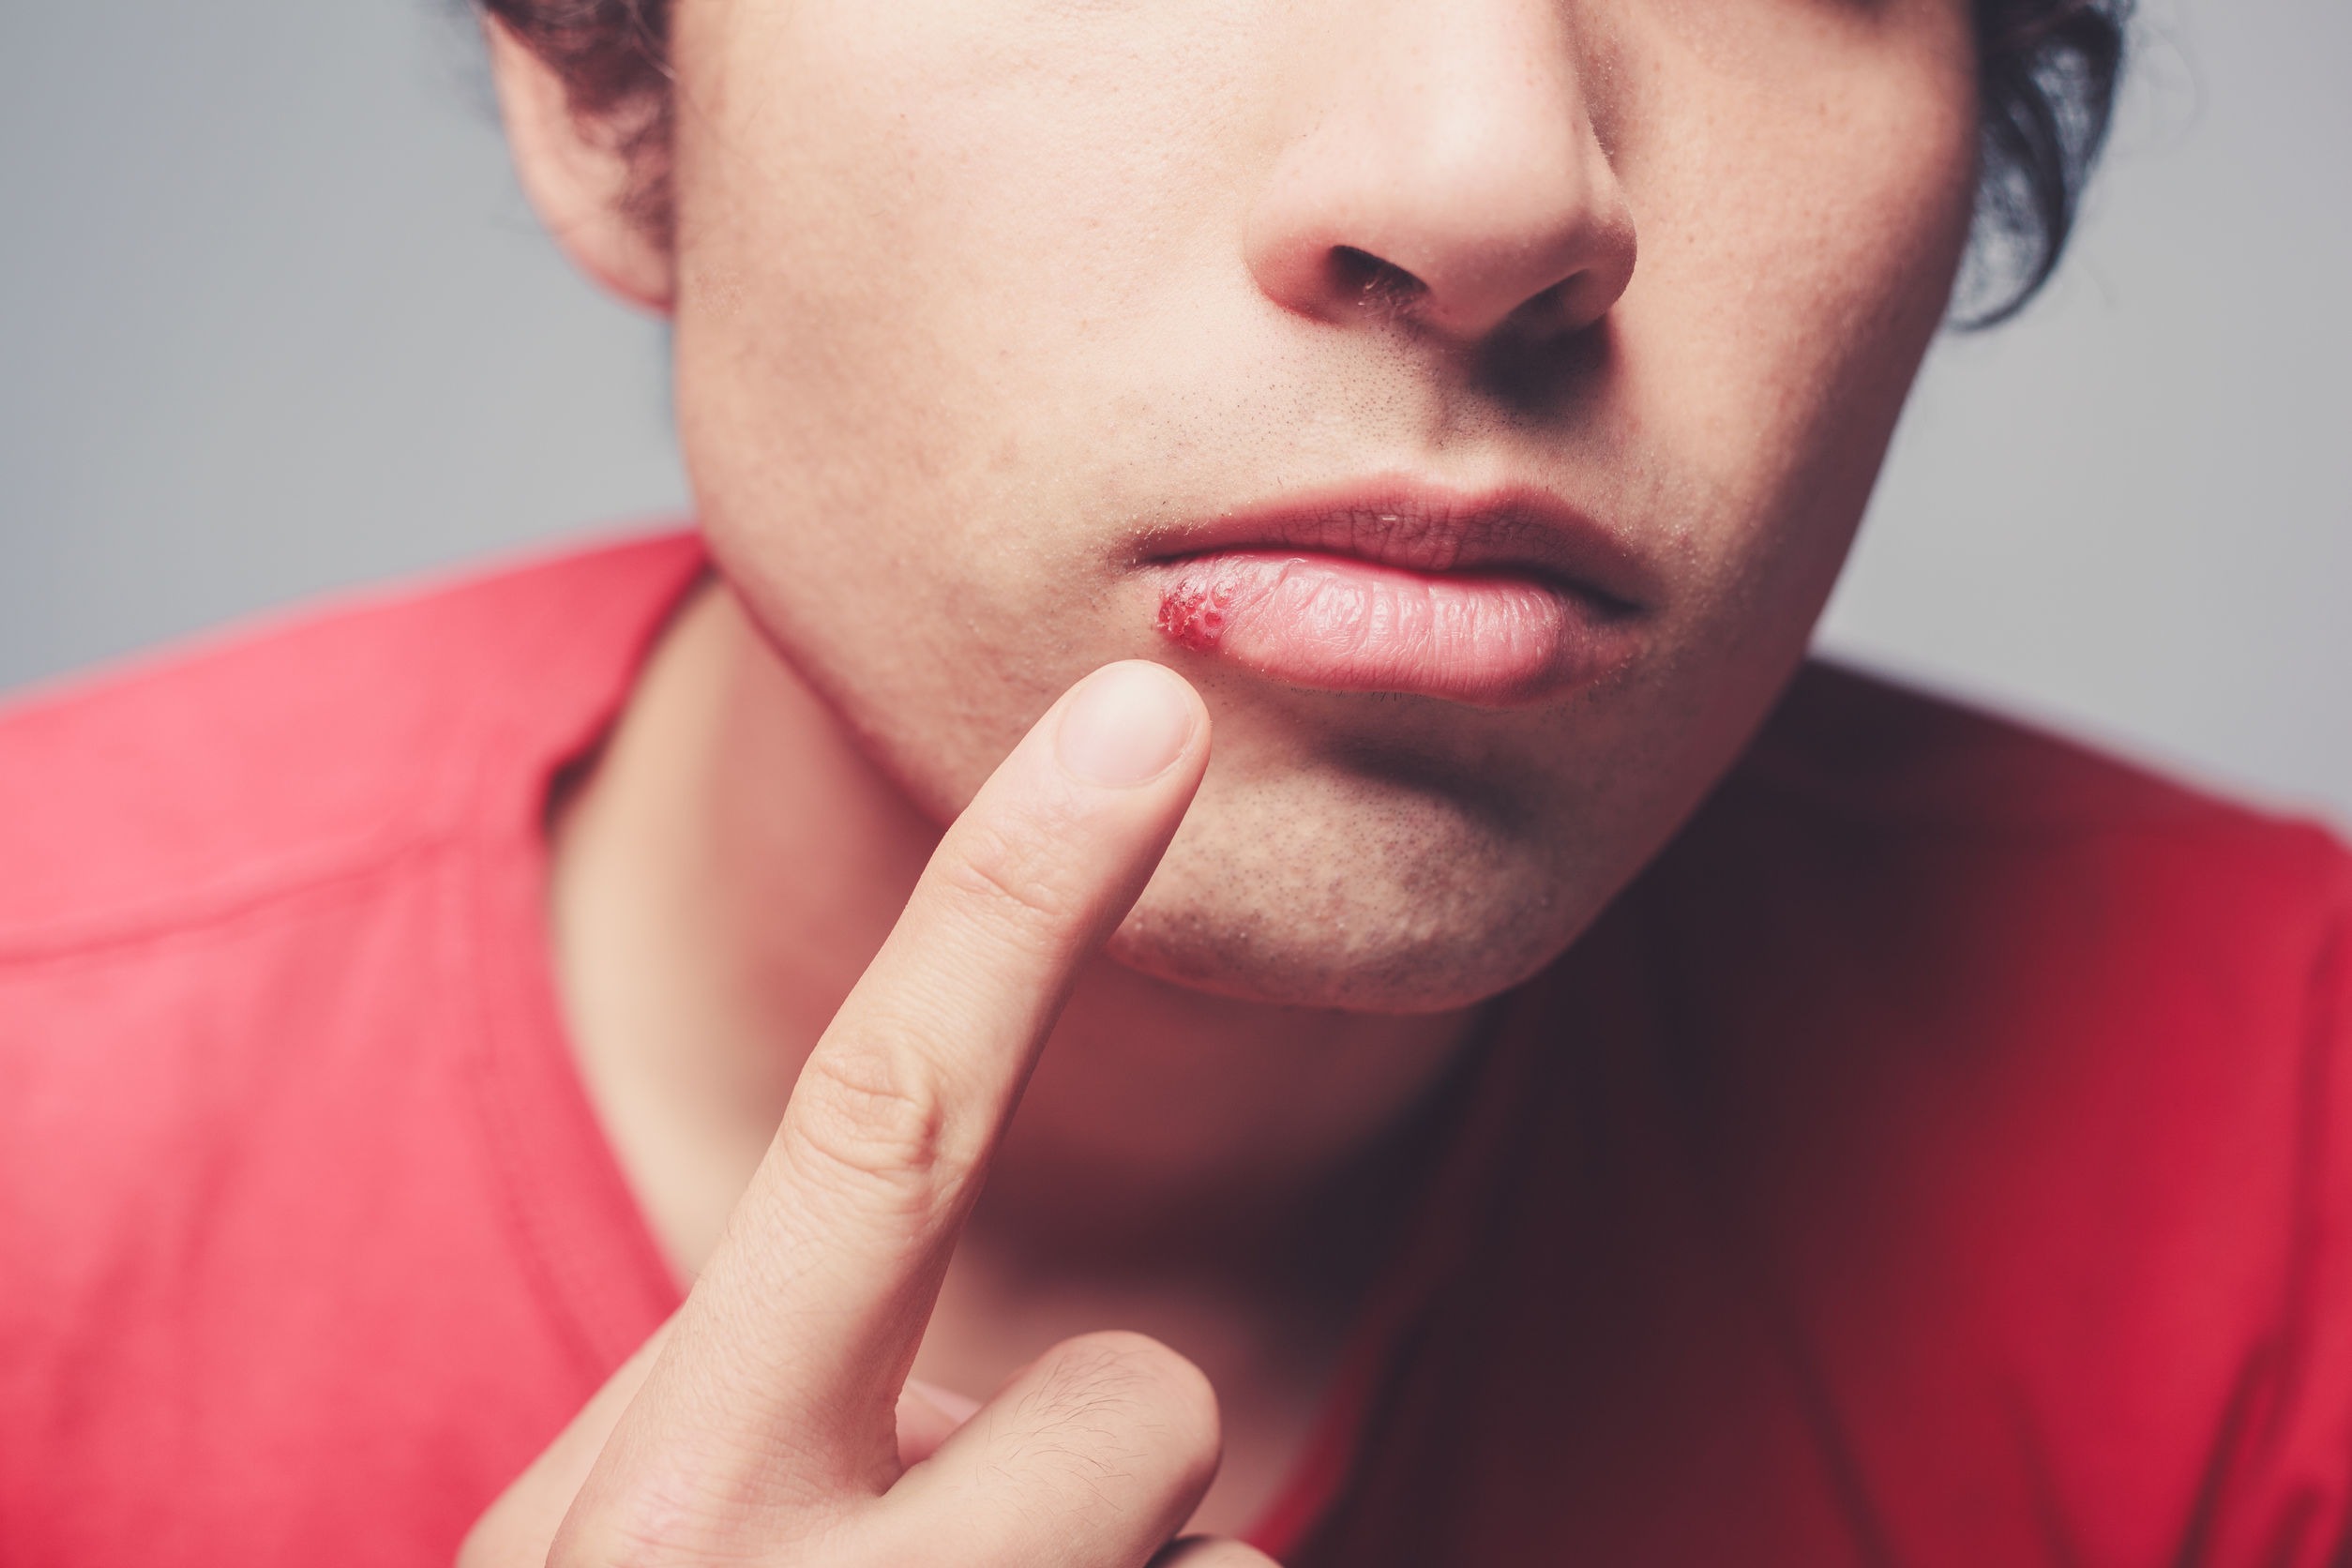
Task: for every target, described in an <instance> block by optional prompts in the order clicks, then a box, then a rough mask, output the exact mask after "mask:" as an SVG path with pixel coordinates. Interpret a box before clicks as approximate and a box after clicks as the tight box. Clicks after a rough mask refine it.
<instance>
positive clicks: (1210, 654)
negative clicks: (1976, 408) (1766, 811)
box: [673, 0, 1976, 1010]
mask: <svg viewBox="0 0 2352 1568" xmlns="http://www.w3.org/2000/svg"><path fill="white" fill-rule="evenodd" d="M673 44H674V56H675V64H676V68H677V72H678V83H679V86H678V91H679V103H678V113H677V119H676V126H677V162H676V197H677V219H678V222H677V235H678V254H677V264H678V278H679V284H678V298H677V306H676V311H677V334H676V346H677V375H678V403H679V415H680V426H681V432H682V439H683V441H684V444H685V448H686V459H687V463H688V466H689V469H690V471H691V473H692V475H693V479H694V484H695V489H696V491H697V494H698V498H699V501H700V504H701V507H702V511H703V518H704V522H705V525H706V528H707V530H708V534H709V537H710V540H711V544H712V548H713V550H714V551H715V552H716V556H717V558H718V560H719V561H720V563H721V565H723V567H724V569H725V571H726V573H727V575H728V576H729V577H730V579H731V580H732V581H733V582H734V584H735V585H736V586H737V588H738V589H739V591H740V592H741V593H742V594H743V596H745V598H746V600H747V601H748V603H749V605H750V606H751V608H752V610H753V611H754V613H755V614H756V616H757V618H758V619H759V621H760V622H761V625H762V626H764V627H765V628H766V630H767V632H768V634H769V635H770V636H771V637H772V638H773V640H774V641H775V642H776V645H777V646H778V648H779V649H780V650H781V651H782V652H783V653H784V654H785V656H788V657H789V658H790V659H791V660H792V663H793V664H794V665H795V666H797V667H798V668H799V669H800V670H801V671H803V672H804V673H805V674H806V675H807V677H808V678H809V679H810V680H811V681H812V682H814V683H815V685H816V686H818V687H819V688H820V689H821V690H822V692H824V693H825V695H826V696H827V697H828V698H829V699H830V700H831V701H833V702H834V703H835V704H836V705H837V707H838V708H839V710H840V711H841V713H842V714H843V715H844V716H846V718H847V719H848V721H849V722H850V723H851V724H852V726H853V727H854V728H855V729H856V730H857V731H859V732H860V734H861V735H863V736H864V737H865V739H866V740H867V743H868V745H869V746H870V748H871V750H872V751H873V753H874V755H875V756H876V757H877V759H878V760H879V761H881V762H882V765H883V766H884V767H885V768H886V769H887V770H888V771H889V772H890V773H891V774H892V776H894V777H896V778H897V780H898V781H899V782H900V783H901V784H902V785H903V786H904V787H905V788H906V789H907V790H908V792H910V793H911V794H912V797H913V798H914V799H915V800H917V801H918V802H919V803H921V804H922V805H923V806H924V807H926V808H927V810H929V811H931V812H933V813H934V814H936V815H937V816H938V817H940V818H941V819H942V820H944V819H945V818H946V817H947V816H949V815H952V814H953V813H954V812H955V811H956V810H957V809H958V808H959V807H961V806H962V804H963V803H964V802H965V801H966V800H967V799H968V798H969V797H970V796H971V794H972V792H973V791H974V790H975V789H976V788H977V787H978V785H979V783H980V781H981V779H982V778H983V777H984V776H986V775H987V774H988V771H989V769H990V768H991V767H992V766H993V764H994V763H995V761H997V759H998V758H1000V757H1001V756H1003V753H1004V752H1005V751H1006V750H1007V749H1008V748H1009V747H1010V746H1011V745H1012V744H1013V742H1014V741H1015V740H1016V739H1017V738H1018V735H1019V733H1020V732H1021V731H1022V730H1023V729H1024V728H1025V727H1026V726H1027V725H1028V724H1029V723H1030V722H1031V720H1033V718H1034V717H1035V716H1036V715H1037V714H1038V713H1039V712H1041V711H1042V710H1043V709H1044V708H1045V706H1046V705H1047V703H1048V701H1050V700H1051V699H1052V697H1053V696H1054V695H1055V694H1056V693H1057V692H1059V691H1060V690H1061V689H1062V688H1063V687H1064V686H1067V685H1068V684H1069V683H1070V682H1072V681H1073V680H1075V679H1076V678H1077V677H1078V676H1079V675H1081V674H1083V673H1084V672H1085V671H1088V670H1091V669H1093V667H1095V666H1097V665H1100V664H1102V663H1104V662H1106V661H1108V660H1110V659H1115V658H1122V657H1146V658H1156V659H1160V660H1163V661H1165V662H1167V663H1168V664H1170V665H1172V666H1174V667H1175V668H1177V669H1178V670H1180V671H1183V672H1184V674H1185V675H1187V676H1188V677H1189V678H1191V679H1192V680H1193V682H1194V683H1195V684H1196V685H1197V686H1199V688H1200V689H1201V691H1202V693H1203V694H1204V695H1205V696H1206V698H1207V700H1208V701H1209V704H1210V706H1211V708H1212V710H1213V711H1214V716H1215V723H1216V734H1215V755H1214V762H1213V764H1212V766H1211V769H1210V772H1209V776H1208V781H1207V783H1206V785H1205V786H1204V788H1203V790H1202V792H1201V795H1200V797H1199V803H1198V804H1197V805H1196V806H1195V807H1194V809H1193V811H1192V814H1191V816H1190V818H1189V819H1188V820H1187V821H1186V822H1185V824H1184V829H1183V831H1182V833H1181V834H1180V835H1179V837H1178V838H1177V840H1176V842H1175V845H1174V847H1173V848H1172V849H1171V851H1170V852H1169V853H1168V859H1167V860H1166V862H1165V863H1164V864H1163V866H1162V867H1161V869H1160V871H1159V873H1158V875H1157V877H1156V878H1155V879H1154V880H1153V883H1152V885H1151V887H1150V889H1149V891H1148V892H1147V893H1146V894H1145V895H1144V897H1143V899H1142V901H1141V902H1140V903H1139V904H1138V907H1137V909H1136V912H1135V913H1134V914H1133V915H1132V916H1131V917H1130V919H1129V920H1128V922H1127V924H1126V925H1125V927H1123V929H1122V931H1121V932H1120V935H1119V937H1118V939H1117V941H1116V942H1115V944H1114V947H1113V951H1114V953H1115V954H1116V955H1117V956H1118V957H1121V958H1122V959H1123V960H1124V961H1126V962H1128V963H1130V964H1133V965H1135V966H1137V967H1138V968H1140V969H1142V970H1144V971H1146V972H1152V973H1155V974H1159V975H1162V976H1165V977H1168V978H1171V979H1175V980H1180V981H1183V982H1185V983H1188V984H1191V985H1195V986H1199V987H1202V988H1208V989H1212V990H1215V991H1219V992H1223V993H1227V994H1231V995H1237V996H1243V997H1250V998H1258V999H1263V1000H1269V1001H1277V1002H1287V1003H1306V1004H1318V1005H1338V1006H1352V1007H1364V1008H1376V1009H1388V1010H1424V1009H1436V1008H1441V1007H1449V1006H1456V1005H1460V1004H1463V1003H1468V1002H1470V1001H1473V1000H1475V999H1478V998H1481V997H1484V996H1486V995H1490V994H1492V993H1493V992H1495V991H1497V990H1499V989H1500V988H1504V987H1506V986H1508V985H1510V984H1512V983H1514V982H1515V981H1517V980H1519V979H1521V978H1523V977H1525V976H1526V975H1527V974H1529V973H1530V972H1532V971H1533V970H1534V969H1535V968H1537V967H1539V966H1540V965H1542V964H1543V963H1544V962H1545V961H1546V960H1547V959H1548V958H1549V957H1552V956H1553V955H1555V954H1557V953H1558V952H1559V951H1560V949H1561V948H1562V947H1563V946H1565V944H1566V943H1567V942H1569V941H1571V940H1572V939H1573V938H1574V937H1575V936H1576V933H1577V932H1578V931H1579V930H1581V929H1582V928H1583V927H1584V926H1585V925H1586V924H1587V923H1588V922H1589V921H1590V920H1591V918H1592V917H1593V915H1594V914H1595V913H1596V912H1598V911H1599V909H1600V908H1601V906H1602V905H1603V904H1604V903H1605V902H1606V900H1607V899H1608V898H1609V897H1611V896H1613V895H1614V894H1615V893H1616V892H1617V891H1618V890H1619V889H1620V888H1621V886H1622V885H1623V884H1624V883H1625V882H1626V881H1627V880H1628V879H1629V878H1630V877H1631V876H1632V875H1633V874H1634V873H1635V871H1636V869H1638V867H1640V865H1641V864H1642V863H1643V862H1644V861H1645V860H1646V859H1648V858H1649V857H1650V856H1651V854H1652V853H1654V852H1656V850H1657V849H1658V848H1659V846H1660V845H1661V844H1663V843H1664V842H1665V840H1666V837H1668V836H1669V835H1670V834H1671V833H1672V832H1673V830H1674V828H1675V827H1676V825H1677V824H1678V823H1679V822H1681V820H1682V818H1683V817H1684V816H1685V814H1686V813H1687V812H1688V811H1689V810H1690V809H1691V807H1693V806H1694V805H1695V803H1696V801H1697V799H1698V798H1699V797H1700V795H1701V794H1702V793H1703V792H1705V791H1706V789H1707V788H1708V787H1709V785H1710V784H1711V782H1712V781H1713V780H1714V779H1715V778H1716V777H1717V776H1719V775H1720V774H1721V772H1722V770H1723V769H1724V768H1725V767H1726V765H1727V764H1728V762H1729V761H1730V759H1731V758H1732V756H1733V755H1734V754H1735V753H1736V751H1737V750H1738V748H1739V747H1740V746H1741V744H1742V743H1743V741H1744V740H1745V739H1746V737H1747V736H1748V735H1749V734H1750V733H1751V731H1753V729H1754V727H1755V725H1756V723H1757V722H1758V720H1759V719H1760V717H1761V716H1762V714H1763V713H1764V711H1765V709H1766V708H1767V706H1768V705H1769V704H1770V702H1771V701H1772V698H1773V696H1774V694H1775V693H1776V691H1777V690H1778V688H1779V687H1780V686H1781V685H1782V683H1783V682H1784V681H1785V679H1786V678H1787V674H1788V673H1789V671H1791V669H1792V668H1793V667H1794V665H1795V663H1796V661H1797V660H1798V659H1799V658H1800V657H1801V656H1802V649H1803V646H1804V643H1805V641H1806V637H1807V635H1808V632H1809V630H1810V627H1811V626H1812V623H1813V621H1814V618H1815V616H1816V615H1817V612H1818V611H1819V608H1820V605H1821V602H1822V600H1823V598H1824V597H1825V596H1827V594H1828V591H1829V587H1830V584H1831V581H1832V578H1833V576H1834V574H1835V571H1836V568H1837V566H1838V564H1839V562H1840V561H1841V560H1842V558H1843V556H1844V554H1845V551H1846V549H1847V544H1848V541H1849V539H1850V537H1851V535H1852V531H1853V528H1854V526H1855V524H1856V522H1857V520H1859V518H1860V516H1861V512H1862V505H1863V502H1864V500H1865V498H1866V496H1867V493H1868V490H1869V488H1870V485H1871V481H1872V478H1873V476H1874V475H1875V474H1876V472H1877V466H1878V463H1879V460H1880V458H1881V456H1882V454H1883V452H1884V448H1885V444H1886V441H1887V438H1888V436H1889V434H1890V432H1891V430H1892V424H1893V421H1894V418H1895V415H1896V413H1897V410H1898V407H1899V405H1900V403H1901V400H1902V398H1903V395H1904V392H1905V390H1906V388H1907V386H1908V384H1909V382H1910V380H1911V377H1912V374H1913V372H1914V370H1915V369H1916V368H1917V364H1918V360H1919V356H1920V354H1922V351H1923V349H1924V346H1925V344H1926V342H1927V340H1928V339H1929V338H1930V337H1931V335H1932V334H1933V332H1934V330H1935V328H1936V326H1937V323H1938V321H1939V319H1940V316H1941V312H1942V309H1943V307H1944V301H1945V296H1946V294H1947V292H1948V289H1949V286H1950V281H1951V278H1952V270H1953V267H1954V265H1955V264H1956V260H1957V257H1958V253H1959V250H1960V248H1961V245H1962V243H1963V240H1964V237H1965V232H1966V227H1967V220H1968V212H1969V206H1970V194H1971V188H1972V182H1973V177H1974V143H1975V128H1976V127H1975V103H1974V76H1973V72H1974V58H1973V54H1972V53H1971V45H1970V41H1969V30H1968V11H1967V8H1966V5H1965V3H1964V0H1599V3H1581V0H1188V3H1186V4H1183V5H1177V4H1172V3H1169V0H986V3H983V0H905V3H903V4H897V5H890V6H873V5H868V4H852V3H849V0H800V3H794V4H781V3H772V4H747V3H742V0H727V3H721V0H685V4H684V5H683V8H682V10H681V13H680V14H679V16H678V17H677V19H676V23H675V38H674V39H673ZM1449 566H1450V567H1452V568H1454V569H1452V570H1440V569H1438V568H1443V567H1449ZM1466 566H1468V567H1474V568H1475V569H1474V570H1467V571H1466V570H1464V569H1462V568H1464V567H1466Z"/></svg>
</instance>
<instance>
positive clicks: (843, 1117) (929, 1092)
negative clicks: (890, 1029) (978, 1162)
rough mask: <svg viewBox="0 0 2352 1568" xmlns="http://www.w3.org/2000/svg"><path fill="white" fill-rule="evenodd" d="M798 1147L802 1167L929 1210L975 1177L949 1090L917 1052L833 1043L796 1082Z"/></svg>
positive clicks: (869, 1195)
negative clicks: (970, 1173) (959, 1134)
mask: <svg viewBox="0 0 2352 1568" xmlns="http://www.w3.org/2000/svg"><path fill="white" fill-rule="evenodd" d="M791 1115H792V1122H793V1126H794V1130H795V1131H796V1133H797V1134H798V1137H797V1138H795V1139H794V1140H793V1142H792V1148H793V1149H794V1150H795V1152H796V1153H799V1154H800V1155H801V1156H802V1157H803V1159H804V1160H805V1162H806V1163H807V1166H808V1168H807V1169H806V1170H805V1171H804V1172H803V1174H805V1175H807V1176H809V1177H810V1178H812V1179H813V1180H815V1181H817V1182H818V1183H820V1184H822V1185H826V1186H830V1187H833V1188H835V1189H837V1190H838V1189H840V1188H842V1187H844V1186H848V1187H852V1188H854V1189H855V1190H856V1191H857V1192H858V1195H859V1196H860V1197H861V1198H862V1199H867V1200H869V1201H870V1200H871V1199H873V1198H874V1196H875V1195H877V1194H880V1195H881V1196H882V1198H883V1199H884V1200H885V1201H887V1202H889V1203H890V1204H892V1205H893V1206H894V1207H900V1208H904V1209H906V1210H907V1211H909V1212H910V1214H916V1215H920V1214H927V1213H928V1212H929V1211H931V1210H932V1209H933V1208H934V1207H935V1205H936V1204H937V1203H938V1202H939V1201H940V1200H941V1199H942V1198H943V1197H944V1196H946V1195H947V1194H949V1193H951V1192H953V1191H954V1190H955V1189H956V1188H957V1186H958V1185H959V1184H960V1182H961V1181H962V1179H963V1177H964V1176H965V1175H966V1174H968V1168H969V1166H970V1164H971V1159H970V1156H969V1155H968V1153H966V1152H965V1151H964V1150H963V1149H962V1148H961V1147H960V1140H959V1139H957V1138H956V1137H955V1136H954V1125H955V1123H954V1118H953V1117H952V1115H951V1113H950V1101H949V1096H948V1095H947V1094H946V1093H945V1092H944V1088H943V1086H942V1084H941V1083H940V1081H939V1079H938V1075H937V1073H936V1071H935V1070H934V1069H932V1068H931V1067H930V1066H929V1065H928V1064H927V1063H925V1062H923V1061H922V1060H921V1058H920V1056H919V1054H918V1053H917V1052H915V1051H913V1050H912V1049H906V1048H893V1047H890V1046H886V1045H872V1044H852V1043H839V1042H828V1043H827V1045H826V1046H825V1047H824V1048H821V1049H819V1050H818V1051H816V1052H815V1053H814V1054H812V1055H811V1056H810V1057H809V1059H808V1063H807V1066H806V1067H805V1068H803V1069H802V1072H801V1077H800V1081H799V1083H798V1084H796V1085H795V1086H794V1087H793V1090H792V1109H791Z"/></svg>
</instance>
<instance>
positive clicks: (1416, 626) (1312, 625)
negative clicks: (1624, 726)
mask: <svg viewBox="0 0 2352 1568" xmlns="http://www.w3.org/2000/svg"><path fill="white" fill-rule="evenodd" d="M1161 572H1162V580H1161V594H1160V605H1159V613H1158V615H1157V617H1156V619H1155V621H1154V625H1156V626H1157V627H1158V628H1159V630H1160V632H1161V633H1162V635H1164V636H1166V637H1167V638H1168V640H1169V641H1173V642H1175V643H1177V644H1178V645H1179V646H1181V647H1184V648H1188V649H1190V650H1192V651H1193V652H1195V653H1201V654H1213V655H1215V656H1218V657H1220V658H1224V659H1229V660H1231V661H1232V662H1234V663H1236V664H1239V665H1242V666H1243V667H1244V668H1246V669H1249V670H1252V671H1257V672H1258V673H1259V674H1261V675H1265V676H1267V677H1269V678H1271V679H1274V680H1276V681H1280V682H1282V683H1284V684H1285V685H1289V686H1309V687H1313V688H1315V689H1318V690H1322V691H1391V692H1410V693H1412V694H1414V695H1416V696H1422V697H1440V698H1444V699H1447V700H1448V701H1456V702H1466V703H1470V704H1472V705H1474V706H1479V707H1512V706H1517V705H1520V704H1524V703H1529V702H1535V701H1542V700H1544V699H1545V698H1547V697H1552V696H1556V695H1558V694H1559V693H1560V692H1562V691H1564V690H1567V689H1569V688H1572V687H1575V686H1587V685H1590V684H1591V683H1592V682H1594V681H1596V680H1598V679H1600V678H1601V677H1602V676H1604V675H1606V674H1607V673H1608V672H1609V671H1611V670H1613V669H1615V668H1617V667H1618V666H1620V665H1621V664H1622V663H1623V662H1624V661H1625V659H1626V657H1627V656H1629V655H1630V653H1631V648H1630V645H1629V644H1630V632H1629V628H1627V627H1625V626H1621V625H1618V624H1614V623H1615V622H1617V621H1619V620H1621V615H1618V616H1613V615H1612V614H1611V613H1610V611H1609V610H1608V609H1607V608H1606V607H1604V606H1603V605H1601V604H1599V603H1596V602H1594V601H1593V600H1591V599H1589V598H1587V597H1585V596H1581V595H1578V594H1576V593H1575V592H1574V591H1572V590H1570V589H1567V588H1563V587H1559V586H1555V585H1553V584H1550V583H1546V582H1542V581H1538V580H1535V579H1533V578H1529V577H1521V576H1515V575H1507V574H1491V575H1476V574H1471V573H1436V572H1415V571H1405V570H1401V569H1399V568H1397V567H1394V566H1383V565H1376V564H1374V563H1372V562H1369V561H1363V560H1359V559H1356V558H1355V557H1352V556H1340V555H1303V554H1296V553H1288V552H1281V553H1277V552H1270V551H1259V550H1229V551H1220V552H1218V553H1216V554H1212V555H1201V556H1194V557H1189V558H1187V559H1184V560H1182V561H1174V562H1170V563H1168V564H1167V565H1165V566H1164V567H1162V568H1161Z"/></svg>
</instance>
